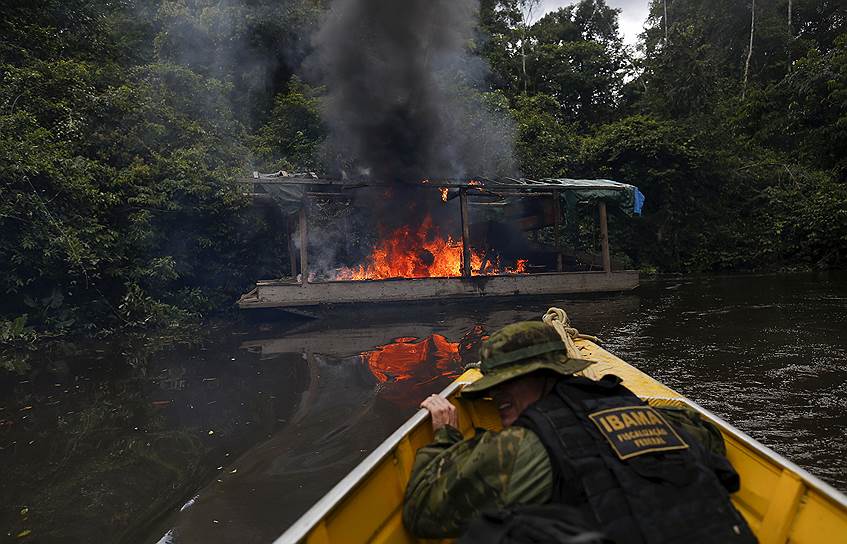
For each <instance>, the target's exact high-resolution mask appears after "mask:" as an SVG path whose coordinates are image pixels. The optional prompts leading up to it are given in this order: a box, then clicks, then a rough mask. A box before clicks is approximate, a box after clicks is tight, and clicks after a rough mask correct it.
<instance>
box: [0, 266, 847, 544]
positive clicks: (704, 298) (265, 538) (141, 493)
mask: <svg viewBox="0 0 847 544" xmlns="http://www.w3.org/2000/svg"><path fill="white" fill-rule="evenodd" d="M548 306H560V307H562V308H564V309H565V310H566V311H567V312H568V313H569V315H570V316H571V319H572V322H573V323H574V325H575V326H576V327H577V328H579V329H580V330H581V331H583V332H586V333H590V334H595V335H597V336H599V337H600V338H601V339H602V340H603V341H604V347H605V348H606V349H608V350H609V351H611V352H613V353H615V354H617V355H618V356H620V357H622V358H623V359H625V360H627V361H628V362H630V363H632V364H634V365H636V366H637V367H639V368H641V369H642V370H644V371H646V372H648V373H649V374H651V375H653V376H654V377H656V378H657V379H659V380H661V381H663V382H665V383H666V384H668V385H670V386H671V387H673V388H675V389H677V390H679V391H681V392H682V393H684V394H686V395H687V396H689V397H690V398H692V399H693V400H695V401H697V402H699V403H700V404H702V405H704V406H705V407H707V408H709V409H710V410H712V411H714V412H715V413H717V414H718V415H720V416H721V417H723V418H725V419H726V420H728V421H730V422H731V423H733V424H734V425H736V426H737V427H739V428H740V429H742V430H744V431H746V432H747V433H749V434H750V435H752V436H753V437H754V438H756V439H758V440H759V441H761V442H762V443H764V444H765V445H767V446H769V447H771V448H773V449H774V450H776V451H777V452H778V453H780V454H782V455H784V456H786V457H787V458H789V459H790V460H792V461H794V462H795V463H797V464H798V465H800V466H802V467H804V468H806V469H807V470H809V471H810V472H812V473H813V474H815V475H817V476H818V477H820V478H822V479H823V480H824V481H827V482H829V483H830V484H832V485H834V486H835V487H836V488H838V489H839V490H841V491H842V492H844V491H847V463H845V462H844V458H845V457H846V456H847V440H845V437H847V365H845V361H847V275H845V274H843V273H816V274H790V275H757V276H707V277H681V278H663V279H658V280H645V281H643V282H642V285H641V287H639V288H638V289H637V290H636V291H634V292H632V293H627V294H622V295H615V296H602V297H601V296H596V297H581V298H560V299H511V300H507V301H499V302H496V301H495V302H473V303H470V302H466V303H451V304H442V305H434V306H433V305H429V306H409V305H398V306H379V307H373V308H366V307H359V308H356V309H353V310H352V311H351V310H336V311H330V312H327V314H326V315H325V316H324V318H323V319H321V320H316V321H311V320H303V319H292V318H281V317H280V316H279V315H278V314H274V313H270V314H260V315H254V316H251V317H250V318H249V319H243V320H240V321H238V322H234V323H221V324H217V325H214V326H210V327H208V328H206V329H205V330H203V331H197V332H196V333H192V334H188V335H187V334H178V335H174V336H172V337H139V336H133V337H123V338H111V339H109V340H108V341H101V342H95V341H90V342H83V343H76V344H70V343H68V344H61V345H56V344H54V345H51V346H50V347H46V348H44V349H39V350H36V351H33V352H29V353H26V354H21V355H19V356H15V357H6V359H5V360H3V361H0V363H2V364H1V365H0V482H2V485H0V524H2V527H3V528H4V530H3V535H4V538H6V539H8V540H10V541H20V542H25V541H33V542H35V541H37V542H149V543H157V542H162V543H168V542H173V543H188V542H191V543H193V542H238V543H245V542H257V543H258V542H269V541H271V540H273V538H275V537H276V536H278V535H279V534H281V532H282V531H284V530H285V528H286V527H288V526H289V525H290V524H291V523H292V522H293V521H294V520H295V519H297V517H298V516H299V515H300V514H302V513H303V512H304V511H305V510H306V509H307V508H308V507H309V506H310V505H311V504H312V503H314V502H315V501H316V500H317V499H318V498H320V496H321V495H322V494H323V493H325V492H326V491H327V490H328V489H329V488H331V487H332V485H333V484H334V483H336V482H337V481H338V480H339V479H340V478H341V477H343V475H344V474H346V473H347V472H348V471H349V470H350V468H352V467H353V466H355V464H356V463H357V462H358V461H360V460H361V459H363V458H364V457H365V456H366V455H367V453H368V452H369V451H371V450H372V449H373V448H374V447H375V446H376V445H377V444H379V443H380V442H381V441H382V440H383V439H384V438H385V437H387V436H388V435H389V434H390V433H391V431H393V430H394V429H395V428H396V427H397V426H398V425H400V424H401V423H402V422H403V421H404V420H405V419H407V418H408V417H409V416H410V415H412V414H413V413H414V412H415V409H416V406H417V404H418V402H419V401H420V400H421V399H423V398H424V397H425V396H426V395H428V394H429V393H431V392H435V391H438V390H440V389H442V388H443V387H444V386H446V385H447V384H448V383H449V382H450V381H451V379H452V378H453V377H455V376H456V375H457V374H458V373H459V372H460V371H461V367H462V366H463V364H465V363H467V362H471V361H473V360H475V358H476V350H477V348H478V345H479V342H480V340H481V338H482V336H484V335H485V334H490V333H491V332H493V331H494V330H496V329H497V328H499V327H501V326H503V325H505V324H507V323H510V322H513V321H515V320H521V319H538V318H539V317H540V316H541V314H543V312H544V311H545V310H546V309H547V307H548Z"/></svg>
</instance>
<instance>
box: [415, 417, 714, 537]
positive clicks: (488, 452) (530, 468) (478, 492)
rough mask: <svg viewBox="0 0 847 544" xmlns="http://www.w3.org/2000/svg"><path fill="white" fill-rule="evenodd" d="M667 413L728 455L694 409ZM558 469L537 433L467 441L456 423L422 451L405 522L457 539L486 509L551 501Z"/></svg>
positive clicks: (421, 532) (508, 432) (486, 434)
mask: <svg viewBox="0 0 847 544" xmlns="http://www.w3.org/2000/svg"><path fill="white" fill-rule="evenodd" d="M661 410H662V413H663V414H664V415H665V416H667V418H668V419H670V420H671V421H673V422H674V423H675V424H677V425H678V426H680V427H682V428H683V429H685V430H686V431H687V432H688V433H689V434H690V435H691V436H692V437H693V438H695V439H697V440H699V441H700V442H702V443H703V444H704V446H706V448H707V449H709V450H710V451H712V452H714V453H717V454H720V455H725V454H726V449H725V447H724V443H723V438H722V437H721V434H720V431H719V430H718V429H717V428H716V427H715V426H714V425H712V424H710V423H708V422H705V421H703V420H702V419H701V418H700V416H699V415H698V414H697V413H696V412H695V411H693V410H689V409H676V408H663V409H661ZM552 489H553V469H552V467H551V465H550V459H549V458H548V456H547V451H546V450H545V449H544V445H543V444H542V443H541V440H540V439H539V438H538V436H537V435H536V434H535V433H533V432H532V431H530V430H529V429H525V428H523V427H509V428H506V429H504V430H503V431H500V432H493V431H483V432H478V433H477V434H476V436H474V437H472V438H469V439H464V438H463V437H462V433H460V432H459V431H458V430H456V429H454V428H452V427H444V428H442V429H439V430H438V431H437V432H436V433H435V440H434V442H432V443H431V444H429V445H428V446H425V447H423V448H421V449H419V450H418V453H417V456H416V457H415V464H414V466H413V468H412V476H411V479H410V480H409V486H408V487H407V488H406V497H405V501H404V505H403V523H404V524H405V525H406V528H407V529H409V530H410V531H411V532H412V533H413V534H414V535H416V536H418V537H423V538H445V537H457V536H459V535H460V534H461V533H462V531H463V530H464V529H465V526H466V524H467V523H469V522H470V521H472V520H473V519H474V518H476V517H477V516H478V515H479V513H480V512H482V511H483V510H500V509H502V508H505V507H508V506H514V505H518V504H543V503H546V502H547V501H549V500H550V497H551V493H552Z"/></svg>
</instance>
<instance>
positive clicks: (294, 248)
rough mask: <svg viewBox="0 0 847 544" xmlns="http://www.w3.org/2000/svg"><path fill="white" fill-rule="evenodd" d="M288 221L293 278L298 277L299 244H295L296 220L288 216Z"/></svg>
mask: <svg viewBox="0 0 847 544" xmlns="http://www.w3.org/2000/svg"><path fill="white" fill-rule="evenodd" d="M287 220H288V225H287V226H288V261H289V264H290V265H291V277H292V278H296V277H297V244H296V243H294V232H295V229H294V218H293V217H291V216H287Z"/></svg>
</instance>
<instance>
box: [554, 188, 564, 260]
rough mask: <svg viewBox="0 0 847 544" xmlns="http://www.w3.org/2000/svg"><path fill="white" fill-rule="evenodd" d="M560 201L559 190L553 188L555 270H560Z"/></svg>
mask: <svg viewBox="0 0 847 544" xmlns="http://www.w3.org/2000/svg"><path fill="white" fill-rule="evenodd" d="M561 224H562V203H561V202H560V201H559V190H558V189H553V244H554V245H555V246H556V271H557V272H561V271H562V268H563V266H562V239H561V238H562V236H561V232H560V231H561V230H562V229H561Z"/></svg>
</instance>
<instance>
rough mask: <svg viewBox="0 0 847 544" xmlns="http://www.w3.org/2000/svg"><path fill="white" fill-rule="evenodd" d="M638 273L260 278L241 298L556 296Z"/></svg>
mask: <svg viewBox="0 0 847 544" xmlns="http://www.w3.org/2000/svg"><path fill="white" fill-rule="evenodd" d="M637 286H638V272H637V271H634V270H626V271H621V272H609V273H606V272H552V273H541V274H515V275H504V276H472V277H470V278H394V279H387V280H361V281H327V282H316V283H308V282H307V283H306V284H305V285H303V284H302V283H293V282H285V281H260V282H258V283H257V284H256V288H255V289H253V290H252V291H250V292H249V293H247V294H245V295H243V296H242V297H241V298H240V299H239V300H238V306H239V307H240V308H241V309H249V308H296V307H303V306H318V305H322V304H345V303H347V304H355V303H368V302H413V301H432V300H439V301H444V300H453V299H463V298H482V297H506V296H517V295H528V296H531V295H555V294H573V293H605V292H618V291H629V290H631V289H635V288H636V287H637Z"/></svg>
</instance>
